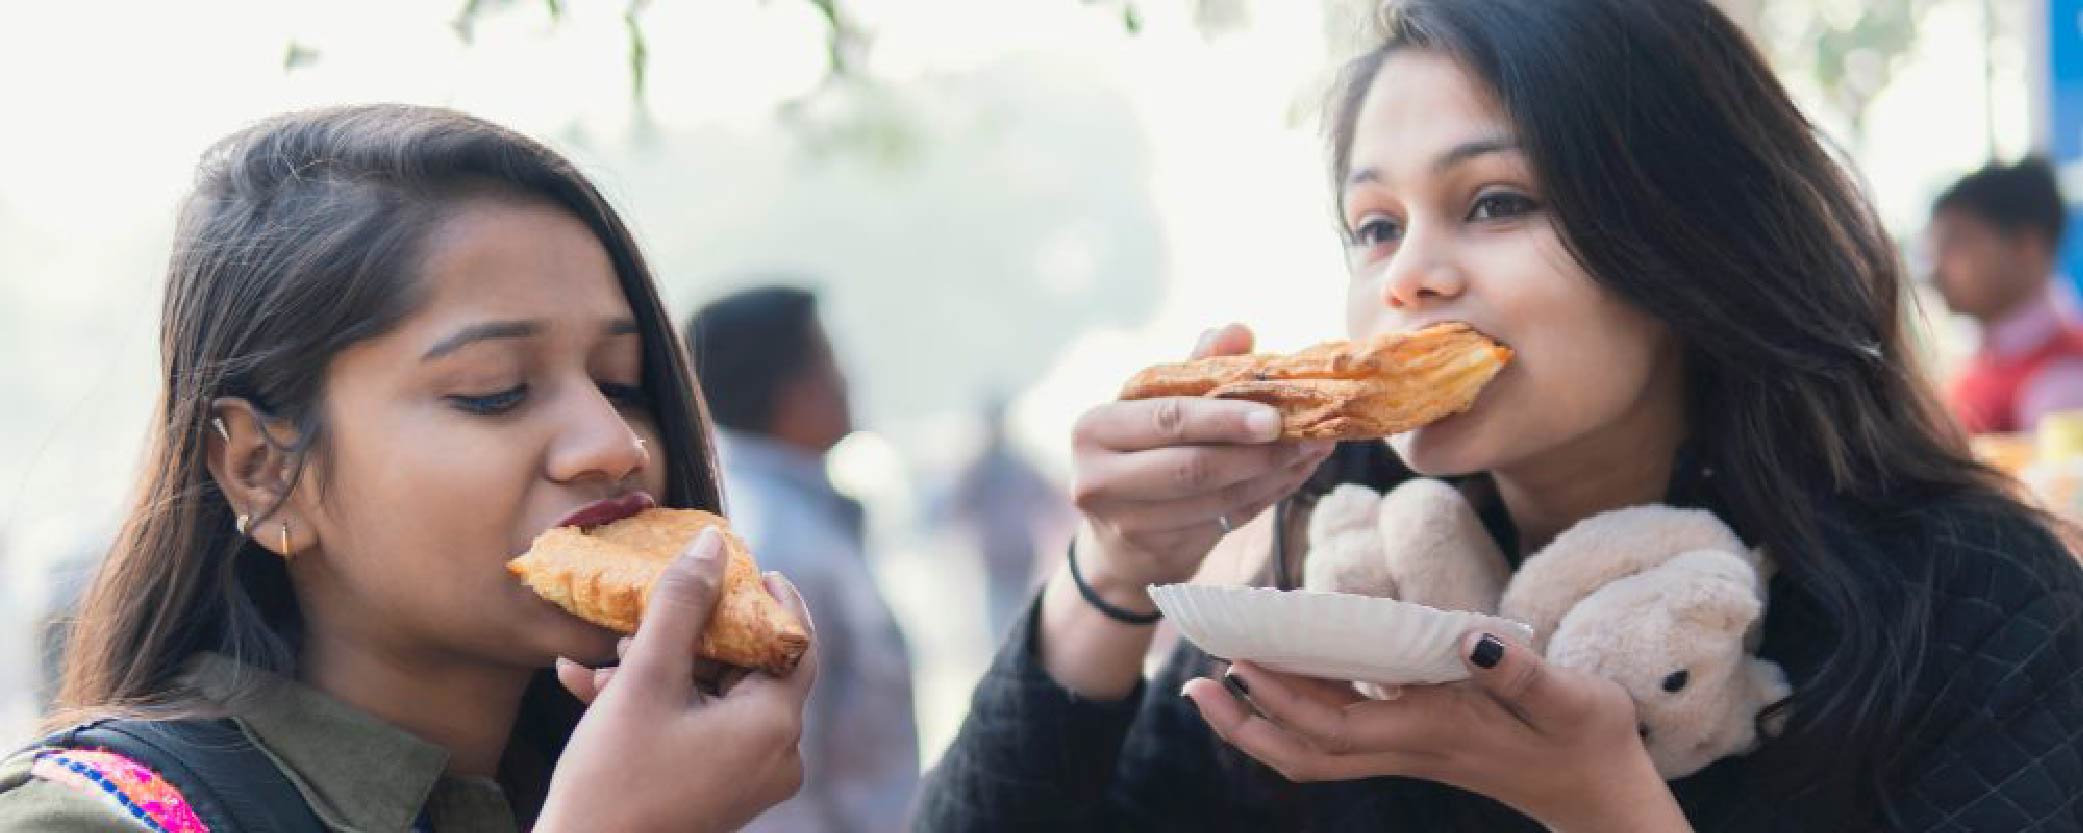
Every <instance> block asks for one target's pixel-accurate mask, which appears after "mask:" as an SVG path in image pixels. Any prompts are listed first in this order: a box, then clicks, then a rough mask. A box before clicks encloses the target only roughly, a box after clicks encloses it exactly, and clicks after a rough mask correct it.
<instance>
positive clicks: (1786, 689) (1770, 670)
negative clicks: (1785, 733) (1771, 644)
mask: <svg viewBox="0 0 2083 833" xmlns="http://www.w3.org/2000/svg"><path fill="white" fill-rule="evenodd" d="M1744 664H1745V666H1746V667H1745V668H1744V669H1743V670H1744V672H1745V674H1744V676H1745V681H1746V682H1748V683H1749V684H1750V686H1749V689H1750V690H1749V695H1750V697H1749V699H1748V701H1747V703H1746V709H1747V710H1748V713H1749V714H1751V715H1756V714H1758V713H1759V712H1761V711H1763V710H1764V709H1765V708H1766V707H1767V706H1771V705H1772V704H1774V703H1777V702H1779V701H1781V700H1785V699H1786V698H1788V697H1792V696H1793V694H1794V687H1793V686H1792V685H1790V684H1788V683H1787V681H1786V672H1785V671H1782V670H1780V668H1779V663H1776V662H1773V661H1771V660H1769V659H1759V658H1757V657H1750V658H1748V660H1747V661H1746V662H1745V663H1744ZM1785 725H1786V712H1784V711H1781V712H1777V713H1775V714H1772V715H1770V716H1769V717H1768V718H1767V719H1766V721H1765V723H1764V725H1763V726H1761V727H1759V728H1761V729H1763V730H1764V731H1765V732H1768V733H1770V734H1773V735H1777V734H1779V730H1780V729H1781V728H1783V727H1784V726H1785Z"/></svg>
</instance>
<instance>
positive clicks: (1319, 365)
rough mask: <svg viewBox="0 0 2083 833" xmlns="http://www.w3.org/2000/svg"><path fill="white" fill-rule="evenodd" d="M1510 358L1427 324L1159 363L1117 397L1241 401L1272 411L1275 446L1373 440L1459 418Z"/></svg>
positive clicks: (1484, 340) (1468, 332)
mask: <svg viewBox="0 0 2083 833" xmlns="http://www.w3.org/2000/svg"><path fill="white" fill-rule="evenodd" d="M1511 358H1512V351H1511V348H1508V347H1505V346H1503V345H1501V344H1498V343H1497V342H1495V341H1492V340H1490V338H1489V337H1488V336H1485V335H1483V334H1482V333H1479V332H1476V331H1475V328H1473V327H1470V326H1468V325H1467V324H1458V323H1455V324H1435V325H1433V326H1430V327H1426V328H1425V329H1422V330H1417V331H1415V332H1408V333H1390V334H1387V335H1382V336H1377V337H1375V338H1372V339H1368V340H1366V341H1363V342H1359V343H1353V342H1348V341H1332V342H1325V343H1323V344H1319V345H1316V346H1315V347H1311V348H1309V349H1307V350H1303V351H1302V352H1299V353H1294V354H1292V355H1284V356H1283V355H1269V354H1257V355H1248V356H1210V357H1208V358H1204V359H1195V360H1193V361H1188V362H1174V363H1170V364H1161V365H1157V366H1155V367H1152V368H1149V369H1147V370H1144V371H1143V372H1141V373H1138V374H1136V375H1135V378H1133V379H1130V380H1129V381H1128V385H1127V386H1126V387H1125V388H1123V389H1122V391H1121V398H1122V399H1154V398H1157V397H1162V396H1206V397H1214V398H1219V399H1247V400H1250V401H1253V402H1264V403H1266V404H1268V405H1272V406H1273V407H1275V408H1278V409H1280V414H1281V418H1282V419H1281V429H1280V437H1281V439H1284V440H1341V441H1343V440H1365V439H1375V438H1378V437H1386V436H1389V435H1391V434H1400V433H1403V432H1405V431H1409V430H1411V429H1413V428H1417V427H1420V426H1423V425H1429V424H1431V423H1434V422H1437V421H1439V420H1442V419H1445V418H1447V417H1449V416H1452V415H1454V414H1457V413H1460V412H1462V411H1465V410H1468V407H1469V406H1470V405H1473V404H1475V398H1476V394H1478V393H1481V392H1482V390H1483V386H1484V385H1487V384H1489V383H1490V380H1491V379H1492V378H1494V377H1496V375H1497V372H1498V371H1500V370H1503V369H1504V365H1505V362H1508V361H1511Z"/></svg>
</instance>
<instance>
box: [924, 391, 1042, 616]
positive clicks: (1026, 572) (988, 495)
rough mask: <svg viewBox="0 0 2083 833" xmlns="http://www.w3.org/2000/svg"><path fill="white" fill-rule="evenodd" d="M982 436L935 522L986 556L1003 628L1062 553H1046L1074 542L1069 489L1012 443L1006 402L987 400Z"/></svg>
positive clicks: (987, 595) (989, 589)
mask: <svg viewBox="0 0 2083 833" xmlns="http://www.w3.org/2000/svg"><path fill="white" fill-rule="evenodd" d="M982 417H983V428H984V435H983V442H982V443H981V444H980V446H979V448H978V450H977V453H976V455H975V457H974V458H972V459H971V460H970V461H969V462H968V463H967V464H966V465H964V466H963V467H962V469H961V471H960V472H958V473H957V474H956V475H955V477H954V479H953V481H952V482H951V483H950V484H949V485H948V489H947V492H946V493H945V494H943V495H942V496H941V498H940V500H938V501H936V502H935V506H934V511H933V512H932V514H931V515H930V516H929V518H928V523H929V524H931V525H932V526H936V527H942V526H945V527H952V528H953V529H954V530H956V531H958V532H960V533H961V534H962V536H963V538H964V539H965V543H966V544H968V545H969V546H971V547H974V551H975V552H976V553H977V554H978V556H979V557H980V558H981V560H982V564H983V568H984V570H983V572H984V600H985V605H986V611H987V614H988V616H989V621H990V627H991V633H992V635H993V636H994V637H995V636H996V635H998V634H1003V633H1004V632H1005V629H1006V627H1007V626H1009V625H1010V624H1012V620H1013V619H1014V618H1015V617H1016V616H1018V615H1019V613H1020V609H1021V608H1022V607H1023V606H1024V605H1025V604H1026V603H1027V602H1028V601H1029V600H1030V597H1031V595H1032V593H1033V590H1034V588H1035V587H1036V585H1037V583H1038V579H1039V577H1040V576H1041V575H1043V572H1042V568H1044V567H1054V566H1055V560H1056V559H1053V558H1051V559H1047V560H1046V563H1044V560H1043V559H1042V558H1040V557H1039V556H1040V554H1041V553H1043V552H1045V551H1048V550H1050V549H1051V548H1054V549H1061V548H1062V547H1063V545H1064V542H1066V541H1069V540H1070V531H1071V522H1072V516H1071V512H1070V504H1069V502H1067V501H1065V500H1064V498H1063V495H1064V491H1063V489H1062V488H1061V487H1059V486H1057V485H1056V483H1055V482H1054V481H1052V480H1050V479H1049V477H1048V475H1046V474H1043V473H1042V471H1041V469H1040V468H1038V467H1036V466H1035V464H1034V463H1033V462H1031V461H1029V460H1028V459H1027V457H1026V456H1025V455H1023V454H1021V453H1020V450H1019V449H1018V448H1017V447H1015V446H1014V445H1013V440H1012V437H1011V432H1010V430H1009V426H1007V424H1006V418H1007V417H1006V401H1005V397H1004V395H1002V394H993V395H992V396H991V397H990V398H988V399H986V400H985V402H984V407H983V412H982Z"/></svg>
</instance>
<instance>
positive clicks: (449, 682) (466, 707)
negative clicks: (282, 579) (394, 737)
mask: <svg viewBox="0 0 2083 833" xmlns="http://www.w3.org/2000/svg"><path fill="white" fill-rule="evenodd" d="M327 630H328V629H323V628H315V629H313V631H312V632H311V633H310V634H309V635H307V636H306V638H305V643H304V651H303V656H302V662H301V666H302V670H301V675H300V676H301V677H302V680H303V682H304V684H305V685H308V686H311V687H312V688H315V689H317V690H319V691H322V692H324V693H325V694H326V695H328V696H330V697H332V698H334V699H336V700H339V701H341V702H343V703H346V704H348V705H350V706H353V707H355V708H357V709H360V710H362V711H364V712H367V713H368V714H370V715H372V716H374V717H376V718H377V719H379V720H382V721H384V722H386V723H389V724H391V725H393V726H396V727H398V728H400V729H404V730H405V731H407V732H411V733H412V734H414V735H417V736H419V737H420V738H421V739H423V740H426V741H427V742H429V743H433V744H436V745H438V746H441V747H443V748H445V749H447V750H448V752H449V767H448V768H449V771H450V772H452V773H455V774H458V775H475V776H484V777H488V778H489V777H495V776H497V774H498V771H499V759H500V756H501V755H503V754H505V752H506V742H507V738H508V737H509V736H510V735H511V734H512V732H513V724H514V720H515V719H516V717H517V716H518V714H519V713H520V708H521V695H522V694H523V693H524V692H526V691H527V686H528V676H529V673H528V672H527V671H526V670H522V669H514V668H494V667H490V666H482V665H471V664H468V663H458V662H455V661H453V659H452V658H451V659H443V658H437V657H432V656H423V657H412V658H405V657H398V656H392V655H389V654H386V653H383V652H380V651H378V650H374V649H373V648H372V647H371V646H369V645H365V644H357V643H352V642H349V641H346V640H341V639H338V638H330V639H329V638H327V637H326V636H324V634H325V633H326V632H327Z"/></svg>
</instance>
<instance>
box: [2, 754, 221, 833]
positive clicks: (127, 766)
mask: <svg viewBox="0 0 2083 833" xmlns="http://www.w3.org/2000/svg"><path fill="white" fill-rule="evenodd" d="M31 830H34V831H55V832H56V833H136V831H140V830H164V831H168V833H207V831H208V828H206V827H205V826H204V825H203V823H202V822H201V820H199V819H198V818H196V816H195V813H194V812H193V811H192V810H190V809H189V807H188V805H187V802H186V801H185V800H184V799H183V798H182V796H181V794H180V792H179V791H177V790H175V789H174V788H173V786H172V785H171V784H168V783H167V782H166V781H165V779H163V778H160V777H159V775H158V774H157V773H154V772H153V771H152V770H150V769H148V768H146V767H144V766H142V765H140V764H138V763H136V762H134V761H131V760H130V759H128V758H124V757H122V756H120V755H116V754H114V753H111V752H102V751H95V750H75V749H53V748H38V749H31V750H28V751H25V752H22V753H20V754H17V755H15V756H14V757H12V758H9V759H7V760H6V761H4V762H0V833H15V831H31Z"/></svg>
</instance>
